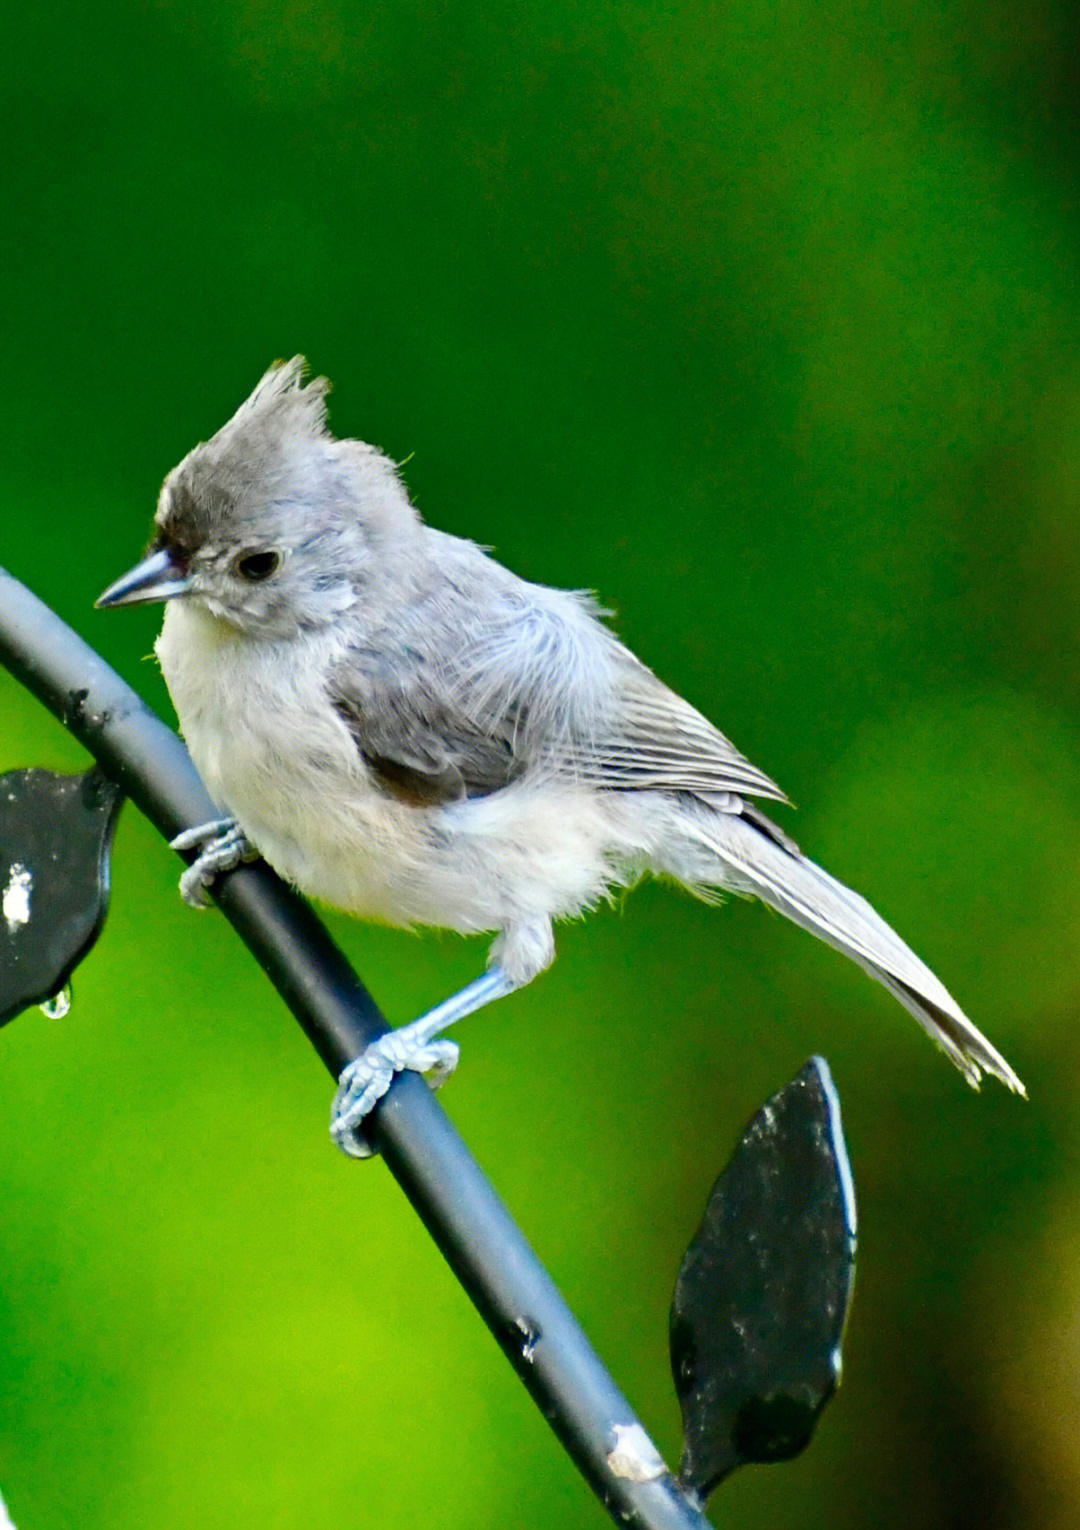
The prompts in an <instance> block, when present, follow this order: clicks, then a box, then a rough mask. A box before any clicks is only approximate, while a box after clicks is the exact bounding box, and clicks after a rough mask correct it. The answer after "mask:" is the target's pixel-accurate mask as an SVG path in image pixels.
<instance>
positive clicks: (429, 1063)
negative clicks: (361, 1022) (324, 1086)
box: [330, 1025, 459, 1158]
mask: <svg viewBox="0 0 1080 1530" xmlns="http://www.w3.org/2000/svg"><path fill="white" fill-rule="evenodd" d="M412 1029H413V1028H412V1026H409V1025H404V1026H402V1027H401V1028H400V1030H396V1031H387V1033H386V1035H385V1036H380V1037H379V1039H378V1041H373V1042H372V1043H371V1045H370V1046H369V1047H368V1048H367V1049H366V1050H365V1051H364V1052H362V1053H361V1054H360V1056H359V1057H357V1058H355V1059H354V1060H353V1061H352V1062H351V1063H349V1065H348V1066H347V1067H346V1068H344V1069H343V1070H342V1073H341V1077H340V1079H339V1080H338V1089H337V1093H336V1094H335V1096H334V1105H333V1110H332V1113H331V1118H330V1135H331V1136H332V1137H333V1139H334V1141H335V1142H336V1143H337V1145H338V1147H339V1148H340V1149H341V1150H342V1152H343V1153H348V1155H349V1157H350V1158H372V1157H374V1154H375V1149H374V1148H373V1147H372V1145H371V1143H370V1142H369V1141H368V1139H367V1137H366V1136H365V1135H364V1133H363V1131H362V1130H361V1128H362V1125H363V1122H364V1120H365V1118H366V1117H367V1116H368V1115H369V1114H370V1113H371V1111H372V1110H374V1108H375V1106H376V1105H377V1104H378V1102H379V1101H380V1100H381V1099H382V1097H383V1095H384V1094H385V1093H386V1091H387V1090H388V1089H389V1088H390V1085H391V1083H392V1082H393V1078H394V1074H395V1073H401V1072H403V1071H405V1070H408V1071H409V1072H412V1073H422V1074H424V1075H425V1076H426V1077H427V1081H428V1083H429V1084H430V1085H431V1087H432V1089H439V1088H441V1086H442V1085H443V1084H445V1083H446V1080H447V1079H448V1078H449V1077H450V1075H451V1073H453V1071H454V1069H455V1068H456V1067H457V1063H458V1052H459V1048H458V1045H457V1042H455V1041H447V1040H446V1039H445V1038H444V1037H441V1036H435V1037H430V1038H421V1037H418V1036H417V1035H416V1034H415V1033H414V1034H412V1035H410V1034H409V1033H410V1031H412Z"/></svg>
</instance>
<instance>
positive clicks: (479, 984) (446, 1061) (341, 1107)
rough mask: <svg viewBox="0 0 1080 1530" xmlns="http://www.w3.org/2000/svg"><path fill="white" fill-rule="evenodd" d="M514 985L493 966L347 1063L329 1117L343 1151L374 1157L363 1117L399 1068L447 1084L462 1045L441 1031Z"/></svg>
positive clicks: (437, 1084) (353, 1155)
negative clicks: (449, 1038) (459, 1045)
mask: <svg viewBox="0 0 1080 1530" xmlns="http://www.w3.org/2000/svg"><path fill="white" fill-rule="evenodd" d="M514 986H515V985H514V984H513V983H512V982H511V981H510V979H509V978H508V977H507V976H506V974H505V973H504V972H503V971H502V970H501V968H499V967H492V968H490V969H489V970H488V971H487V972H485V973H484V975H483V977H480V978H477V979H476V981H475V982H473V983H470V984H469V985H468V986H467V987H466V988H463V989H462V990H461V992H460V993H456V994H454V995H452V997H451V998H449V999H446V1000H445V1001H444V1002H443V1003H442V1004H439V1005H437V1006H436V1008H435V1009H433V1010H430V1011H429V1012H428V1013H427V1014H426V1015H421V1017H420V1019H419V1020H414V1021H413V1022H412V1023H411V1024H410V1025H403V1026H401V1027H399V1029H398V1030H396V1031H387V1033H386V1035H385V1036H380V1037H379V1039H378V1040H377V1041H373V1042H372V1043H371V1045H370V1046H369V1047H367V1048H366V1050H365V1051H363V1052H362V1053H361V1054H360V1056H359V1057H357V1058H354V1060H353V1061H352V1062H351V1063H349V1064H348V1066H347V1067H345V1068H343V1069H342V1072H341V1077H340V1078H339V1079H338V1089H337V1093H336V1095H335V1096H334V1105H333V1110H332V1112H331V1117H330V1135H331V1137H333V1139H334V1141H335V1142H336V1143H337V1145H338V1147H339V1148H340V1149H341V1150H342V1152H343V1153H348V1155H349V1156H350V1158H371V1157H373V1156H374V1154H375V1149H374V1147H373V1146H372V1145H371V1142H370V1141H369V1139H368V1137H367V1136H366V1135H365V1133H364V1132H363V1130H362V1126H363V1122H364V1120H365V1118H366V1117H367V1116H368V1115H369V1114H370V1113H371V1111H372V1110H373V1109H374V1108H375V1106H376V1105H377V1104H378V1102H379V1101H380V1100H381V1099H382V1097H383V1095H384V1094H385V1093H386V1091H387V1090H388V1089H389V1088H390V1085H391V1083H392V1082H393V1079H394V1075H395V1073H401V1072H403V1071H405V1070H408V1071H409V1072H412V1073H423V1074H425V1075H426V1076H427V1079H428V1082H429V1083H430V1084H431V1087H432V1088H433V1089H438V1088H439V1087H440V1086H441V1085H442V1084H445V1082H446V1080H447V1079H448V1078H449V1077H450V1075H451V1073H453V1071H454V1069H455V1068H456V1067H457V1061H458V1046H457V1043H456V1042H454V1041H447V1040H446V1039H445V1038H444V1037H442V1036H440V1035H439V1032H440V1031H444V1030H445V1029H446V1027H447V1026H449V1025H453V1024H454V1023H455V1021H457V1020H464V1018H465V1016H466V1015H471V1014H472V1013H473V1012H474V1011H475V1010H478V1009H482V1008H483V1006H484V1005H485V1004H490V1003H492V1001H493V1000H495V999H501V998H502V997H503V995H504V994H508V993H510V992H511V991H512V989H513V988H514Z"/></svg>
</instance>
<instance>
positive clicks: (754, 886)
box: [677, 808, 1027, 1094]
mask: <svg viewBox="0 0 1080 1530" xmlns="http://www.w3.org/2000/svg"><path fill="white" fill-rule="evenodd" d="M687 828H688V829H690V825H689V824H688V825H687ZM691 837H692V838H693V839H694V840H695V841H696V842H697V843H698V844H699V845H701V846H703V847H707V849H709V850H711V851H712V852H713V853H714V854H715V855H716V856H718V857H719V859H720V862H721V863H722V874H719V875H717V874H716V873H715V872H713V873H710V871H709V869H708V867H707V866H705V865H702V864H699V863H698V861H697V858H696V857H695V858H694V863H693V866H692V870H691V874H690V876H689V877H687V878H686V880H688V881H690V882H692V883H693V882H703V883H707V884H709V885H712V886H716V885H720V886H727V887H730V888H732V889H733V890H735V891H739V892H747V893H751V894H753V895H754V896H755V897H757V898H760V899H761V900H762V902H764V903H768V904H769V905H770V906H771V907H773V908H775V909H777V910H778V911H779V912H780V913H781V914H785V915H786V916H787V918H789V919H791V920H793V921H794V923H796V924H799V925H802V927H803V929H805V930H809V931H810V932H811V934H814V935H816V936H818V938H819V939H821V940H824V941H827V942H828V944H829V945H831V946H835V947H836V949H837V950H838V951H843V952H844V954H845V955H846V956H850V957H851V958H852V960H853V961H855V962H857V963H858V964H859V966H860V967H862V968H863V969H864V970H865V971H866V972H868V973H869V974H870V976H871V977H872V978H875V979H876V980H877V981H878V982H879V983H882V984H883V985H884V986H885V987H886V988H887V989H888V990H889V992H890V993H891V994H893V995H894V997H895V998H897V999H899V1001H900V1003H901V1004H902V1005H903V1006H904V1008H905V1009H907V1010H909V1011H910V1013H911V1014H913V1015H914V1016H915V1018H916V1020H917V1021H918V1022H919V1024H920V1025H921V1026H922V1027H923V1029H924V1030H925V1031H926V1032H927V1033H928V1034H929V1035H930V1036H931V1037H932V1038H933V1040H934V1041H935V1042H936V1043H937V1044H938V1046H939V1047H941V1049H942V1051H944V1052H945V1053H947V1055H948V1056H949V1057H950V1058H951V1059H952V1061H953V1062H954V1063H955V1064H956V1066H957V1067H958V1068H959V1069H960V1071H961V1073H963V1075H964V1077H965V1078H966V1079H967V1081H968V1083H969V1084H972V1085H973V1086H974V1087H976V1088H977V1087H978V1084H979V1080H980V1079H981V1077H982V1075H983V1074H984V1073H987V1074H992V1075H993V1076H994V1077H995V1078H998V1079H1000V1080H1001V1082H1002V1083H1003V1084H1005V1085H1006V1087H1007V1088H1009V1089H1011V1090H1013V1091H1014V1092H1015V1093H1017V1094H1026V1092H1027V1091H1026V1090H1025V1089H1024V1086H1023V1084H1022V1083H1021V1082H1020V1080H1019V1078H1018V1077H1017V1076H1016V1074H1015V1073H1014V1072H1013V1070H1012V1068H1010V1066H1009V1064H1008V1063H1007V1062H1006V1061H1005V1059H1004V1057H1002V1055H1001V1053H1000V1052H998V1051H997V1049H996V1048H995V1047H993V1046H992V1045H991V1044H990V1042H989V1041H987V1039H986V1037H985V1036H984V1035H983V1034H982V1032H981V1031H980V1030H979V1029H978V1028H977V1027H976V1026H974V1025H972V1023H971V1021H970V1020H969V1019H968V1018H967V1016H966V1015H965V1014H964V1012H963V1010H962V1009H961V1008H960V1006H959V1005H958V1004H957V1002H956V1000H955V999H954V998H953V997H952V995H951V994H950V993H949V991H948V990H947V989H946V988H945V987H944V985H943V984H942V983H940V982H939V981H938V979H937V978H936V977H935V976H934V974H933V973H932V972H931V971H930V969H929V967H927V966H926V965H925V963H923V962H921V961H920V960H919V958H918V957H917V956H916V955H915V953H914V952H913V951H912V950H910V949H909V947H908V946H906V945H905V944H904V942H903V941H902V940H901V939H900V937H899V935H897V933H896V931H895V930H893V929H890V927H889V926H888V925H887V924H886V923H885V921H884V919H882V918H881V917H880V915H879V914H877V913H875V912H874V910H873V909H872V908H871V907H870V904H869V903H867V901H866V899H865V898H860V897H859V895H858V893H855V892H852V891H851V889H850V888H849V887H845V886H844V884H843V883H842V882H838V881H837V880H836V878H835V877H832V876H830V875H829V873H828V872H827V871H824V870H823V869H822V868H821V867H820V866H817V865H815V864H814V862H813V861H811V860H807V858H806V857H805V856H804V855H803V854H802V853H801V852H800V851H799V850H798V849H797V847H796V846H795V845H794V844H793V843H792V842H791V841H790V840H789V839H788V838H787V836H786V835H785V834H784V833H783V831H782V830H780V829H778V828H777V827H776V825H775V824H773V823H771V822H770V820H768V819H767V818H765V816H764V814H761V813H760V812H759V811H758V810H757V809H756V808H754V809H753V811H752V813H751V814H748V815H747V816H746V817H743V816H742V815H741V814H737V813H710V814H708V815H707V816H706V815H705V814H700V815H697V814H695V815H694V818H693V826H692V829H691ZM677 874H678V873H677Z"/></svg>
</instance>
